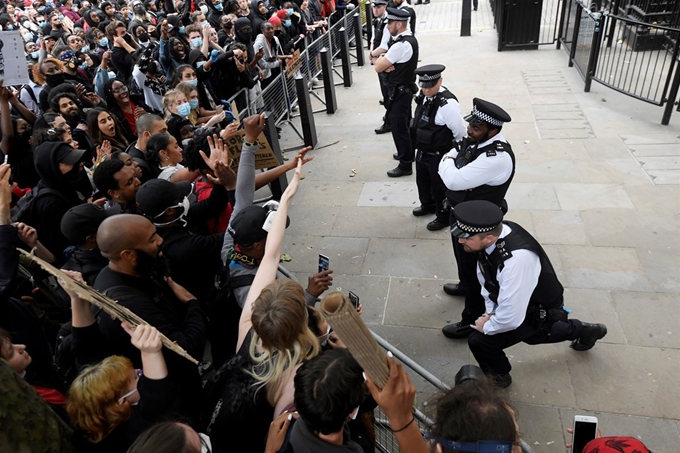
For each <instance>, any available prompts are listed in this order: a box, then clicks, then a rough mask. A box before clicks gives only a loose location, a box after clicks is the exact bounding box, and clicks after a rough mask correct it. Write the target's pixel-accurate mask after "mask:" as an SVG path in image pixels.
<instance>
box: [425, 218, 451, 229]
mask: <svg viewBox="0 0 680 453" xmlns="http://www.w3.org/2000/svg"><path fill="white" fill-rule="evenodd" d="M448 226H449V221H448V220H440V219H434V220H433V221H432V222H430V223H428V224H427V229H428V230H430V231H439V230H443V229H444V228H446V227H448Z"/></svg>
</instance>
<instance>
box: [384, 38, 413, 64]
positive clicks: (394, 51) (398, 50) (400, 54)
mask: <svg viewBox="0 0 680 453" xmlns="http://www.w3.org/2000/svg"><path fill="white" fill-rule="evenodd" d="M385 35H388V36H389V33H385ZM402 35H403V36H409V35H411V32H410V31H408V30H406V31H403V32H401V33H399V34H398V35H397V36H394V39H395V41H396V40H397V38H399V37H400V36H402ZM412 56H413V47H411V44H409V43H408V42H407V41H403V40H402V41H399V42H395V43H394V44H392V47H390V48H389V49H387V53H386V54H385V58H387V60H388V61H389V62H390V63H392V64H397V63H406V62H408V61H409V60H410V59H411V57H412Z"/></svg>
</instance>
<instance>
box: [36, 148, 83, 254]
mask: <svg viewBox="0 0 680 453" xmlns="http://www.w3.org/2000/svg"><path fill="white" fill-rule="evenodd" d="M61 147H67V148H70V147H69V146H68V145H67V144H66V143H62V142H47V143H43V144H42V145H40V146H38V148H36V150H35V152H34V153H33V160H34V163H35V169H36V171H37V172H38V176H40V182H39V183H38V187H37V189H38V192H40V190H41V189H43V188H49V189H52V190H55V191H58V192H59V193H60V194H61V195H57V194H53V193H48V194H46V195H42V196H40V197H39V198H37V199H36V200H35V201H34V202H33V205H32V206H31V209H30V213H29V217H28V218H27V219H26V223H28V224H29V225H31V226H32V227H33V228H35V229H36V231H37V232H38V238H39V239H40V242H41V243H42V244H43V245H44V246H45V247H46V248H47V249H48V250H49V251H50V252H52V254H53V255H54V256H55V258H56V263H57V264H58V265H61V264H62V263H63V256H64V249H65V248H66V247H68V246H69V245H72V244H70V242H69V241H68V239H66V238H65V237H64V235H63V234H61V229H60V228H59V225H61V218H62V217H64V214H66V211H68V210H69V209H71V208H72V207H74V206H77V205H79V204H81V203H84V201H85V196H89V195H90V194H89V193H86V194H85V196H84V195H83V194H81V193H79V192H78V191H77V189H78V188H81V187H87V186H86V183H87V184H89V180H88V179H87V175H86V174H85V172H84V171H82V170H80V166H79V164H77V163H76V164H74V166H73V170H72V171H71V172H69V173H67V174H62V173H61V171H60V170H59V162H58V161H57V151H58V150H59V148H61Z"/></svg>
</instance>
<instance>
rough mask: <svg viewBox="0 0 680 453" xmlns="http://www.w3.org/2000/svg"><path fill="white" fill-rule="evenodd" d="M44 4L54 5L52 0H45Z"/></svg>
mask: <svg viewBox="0 0 680 453" xmlns="http://www.w3.org/2000/svg"><path fill="white" fill-rule="evenodd" d="M45 4H46V5H47V6H54V0H47V1H46V2H45Z"/></svg>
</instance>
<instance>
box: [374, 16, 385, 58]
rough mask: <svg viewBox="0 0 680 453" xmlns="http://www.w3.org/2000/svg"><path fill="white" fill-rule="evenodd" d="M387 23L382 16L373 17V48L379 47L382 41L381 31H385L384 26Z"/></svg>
mask: <svg viewBox="0 0 680 453" xmlns="http://www.w3.org/2000/svg"><path fill="white" fill-rule="evenodd" d="M386 25H387V19H385V18H384V17H378V18H377V19H373V50H375V49H377V48H378V47H380V43H381V42H382V37H383V33H384V32H385V26H386Z"/></svg>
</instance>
